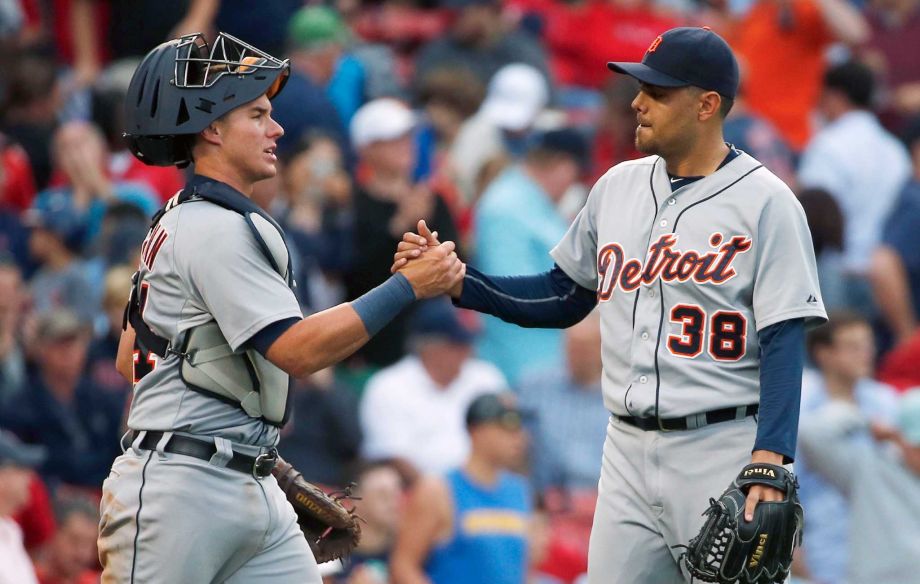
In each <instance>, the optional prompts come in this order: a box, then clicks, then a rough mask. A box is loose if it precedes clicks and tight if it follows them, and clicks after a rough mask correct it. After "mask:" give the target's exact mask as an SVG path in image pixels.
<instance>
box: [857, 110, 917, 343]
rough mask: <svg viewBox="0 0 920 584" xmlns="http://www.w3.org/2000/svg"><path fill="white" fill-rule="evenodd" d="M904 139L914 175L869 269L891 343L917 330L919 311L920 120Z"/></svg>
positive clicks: (895, 206) (897, 202)
mask: <svg viewBox="0 0 920 584" xmlns="http://www.w3.org/2000/svg"><path fill="white" fill-rule="evenodd" d="M904 139H905V140H904V141H905V143H906V144H907V148H908V150H909V151H910V157H911V160H912V163H913V172H912V173H911V178H910V180H909V181H908V183H907V184H906V185H905V186H904V188H903V190H902V191H901V194H900V196H899V198H898V199H897V200H896V202H895V204H894V207H893V208H892V210H891V214H890V215H889V217H888V221H887V222H886V224H885V228H884V229H883V230H882V241H881V243H880V245H879V246H878V247H877V248H876V249H875V251H874V252H873V254H872V261H871V262H870V268H869V277H870V279H871V282H872V291H873V293H874V296H875V304H876V306H878V309H879V312H881V315H882V319H883V321H884V323H885V325H886V326H887V328H888V331H890V333H891V336H892V337H893V339H894V344H899V343H903V342H905V341H907V340H908V339H910V338H911V336H912V335H913V334H914V332H916V331H917V312H918V311H920V230H918V229H917V226H918V225H920V118H917V119H916V120H914V122H913V123H912V124H911V125H910V127H909V128H908V129H907V131H906V132H905V135H904Z"/></svg>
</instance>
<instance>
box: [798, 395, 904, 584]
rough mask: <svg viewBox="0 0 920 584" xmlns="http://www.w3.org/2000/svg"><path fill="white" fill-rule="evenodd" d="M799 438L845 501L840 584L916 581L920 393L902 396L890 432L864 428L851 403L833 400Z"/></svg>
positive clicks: (877, 427) (883, 428) (870, 426)
mask: <svg viewBox="0 0 920 584" xmlns="http://www.w3.org/2000/svg"><path fill="white" fill-rule="evenodd" d="M870 437H871V438H872V439H869V438H870ZM799 438H800V441H801V448H802V452H803V453H804V454H805V455H806V456H808V458H809V461H810V462H811V463H812V465H813V467H814V470H815V471H816V472H818V473H820V474H821V475H822V476H823V477H824V478H826V479H827V480H828V481H830V482H831V483H833V484H834V485H835V486H836V487H837V488H838V489H839V490H840V492H841V493H843V495H844V496H845V497H846V498H847V499H848V500H849V502H850V550H849V558H850V563H849V569H848V574H847V576H848V579H847V581H848V582H916V581H917V574H918V573H920V554H918V553H917V550H918V549H920V522H918V521H917V518H918V517H920V388H915V389H912V390H910V391H908V392H907V393H905V394H904V395H903V396H902V397H901V399H900V404H899V408H898V415H897V425H896V426H894V427H889V426H883V425H880V424H878V423H874V424H870V423H869V422H868V421H867V420H866V419H865V418H864V417H863V416H862V415H861V414H860V412H859V408H858V406H857V405H856V404H855V403H854V402H852V401H842V400H832V401H831V402H830V403H828V404H827V405H826V406H824V408H822V409H821V410H819V412H818V414H816V415H815V416H814V417H812V418H810V420H809V423H808V425H805V426H803V427H802V428H800V429H799Z"/></svg>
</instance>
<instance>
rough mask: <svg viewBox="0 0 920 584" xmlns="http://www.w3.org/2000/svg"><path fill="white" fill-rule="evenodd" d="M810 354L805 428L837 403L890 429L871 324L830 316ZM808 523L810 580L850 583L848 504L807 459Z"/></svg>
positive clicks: (890, 410) (889, 401)
mask: <svg viewBox="0 0 920 584" xmlns="http://www.w3.org/2000/svg"><path fill="white" fill-rule="evenodd" d="M807 346H808V354H809V357H810V358H811V361H812V363H814V364H815V366H816V367H817V370H807V371H806V373H805V376H804V378H803V382H802V409H801V418H800V420H799V425H800V427H803V428H804V427H806V426H808V425H809V424H810V423H811V416H812V415H813V414H814V413H815V412H816V411H818V410H820V409H821V408H822V407H823V406H824V405H826V404H827V403H828V402H830V401H832V400H837V401H843V402H847V403H851V404H854V405H855V406H856V407H857V408H858V409H859V412H860V414H861V415H862V416H863V417H865V418H867V419H869V420H873V421H876V422H881V423H888V424H890V423H891V422H893V420H894V416H895V413H896V411H897V397H896V394H895V392H894V390H893V388H891V387H889V386H887V385H885V384H883V383H879V382H877V381H875V380H873V379H872V373H873V363H874V360H875V347H874V342H873V333H872V327H871V326H870V325H869V321H868V320H867V319H866V318H864V317H862V316H860V315H858V314H856V313H851V312H837V313H833V312H832V313H831V314H830V315H829V319H828V322H827V323H825V324H823V325H821V326H820V327H818V328H816V329H813V330H812V331H810V332H809V334H808V338H807ZM795 462H796V467H795V470H796V476H797V477H798V479H799V486H800V491H799V495H800V496H801V498H802V505H803V506H804V507H805V508H807V509H808V512H809V520H808V521H807V522H806V523H805V534H804V541H805V544H804V545H805V548H804V551H805V553H804V558H805V564H806V565H807V570H808V573H809V575H810V577H811V578H812V579H813V580H815V581H817V582H823V583H831V582H846V581H847V575H846V570H847V558H848V557H849V555H850V553H851V551H850V547H849V546H848V545H847V542H848V541H849V540H850V530H849V504H848V503H847V502H846V500H845V499H844V497H843V495H841V493H840V492H839V491H838V490H837V488H836V487H835V486H833V485H832V484H830V483H828V481H827V480H826V479H824V478H823V477H822V476H821V475H818V474H816V473H815V471H814V470H813V469H814V468H815V466H816V465H817V464H819V463H816V462H815V461H814V460H812V459H811V458H810V457H809V456H808V455H807V454H804V455H801V456H797V457H796V461H795Z"/></svg>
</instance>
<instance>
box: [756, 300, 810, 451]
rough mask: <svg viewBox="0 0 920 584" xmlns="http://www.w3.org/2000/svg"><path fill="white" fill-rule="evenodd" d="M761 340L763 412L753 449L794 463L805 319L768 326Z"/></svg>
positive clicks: (761, 402)
mask: <svg viewBox="0 0 920 584" xmlns="http://www.w3.org/2000/svg"><path fill="white" fill-rule="evenodd" d="M760 337H761V339H760V341H761V342H760V351H761V355H760V360H761V361H760V412H759V417H758V420H757V437H756V439H755V441H754V450H755V451H765V452H769V453H771V454H776V455H782V456H783V457H785V460H783V462H792V460H793V459H794V458H795V448H796V437H797V435H798V425H799V405H800V401H801V394H802V368H803V366H804V356H803V354H802V347H803V345H804V342H805V323H804V320H803V319H801V318H796V319H791V320H784V321H782V322H779V323H776V324H774V325H771V326H768V327H766V328H765V329H764V330H763V331H761V333H760ZM757 462H767V461H766V460H758V461H757Z"/></svg>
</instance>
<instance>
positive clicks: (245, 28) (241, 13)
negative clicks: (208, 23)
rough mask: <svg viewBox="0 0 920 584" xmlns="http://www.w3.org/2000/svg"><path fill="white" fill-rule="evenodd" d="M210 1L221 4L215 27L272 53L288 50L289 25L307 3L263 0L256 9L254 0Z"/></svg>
mask: <svg viewBox="0 0 920 584" xmlns="http://www.w3.org/2000/svg"><path fill="white" fill-rule="evenodd" d="M202 1H204V0H202ZM210 1H211V2H217V3H218V4H219V7H218V11H217V15H216V16H215V19H214V28H216V29H217V30H220V31H225V32H228V33H230V34H232V35H233V36H235V37H237V38H239V39H245V41H246V42H247V43H249V44H250V45H252V46H254V47H259V48H260V49H262V50H263V51H265V52H267V53H268V54H269V55H280V54H282V53H283V52H284V38H285V36H284V32H285V28H286V27H287V24H288V23H289V22H290V21H291V19H292V18H293V17H294V14H296V13H297V10H298V9H299V8H301V7H302V6H303V5H304V0H272V1H271V2H261V3H259V5H258V10H253V4H252V0H210Z"/></svg>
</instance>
